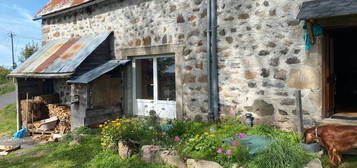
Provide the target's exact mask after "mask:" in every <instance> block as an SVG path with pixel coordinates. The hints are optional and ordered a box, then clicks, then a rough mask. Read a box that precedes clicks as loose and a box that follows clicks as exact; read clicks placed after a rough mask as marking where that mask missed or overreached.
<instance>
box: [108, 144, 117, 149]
mask: <svg viewBox="0 0 357 168" xmlns="http://www.w3.org/2000/svg"><path fill="white" fill-rule="evenodd" d="M116 148H117V145H116V144H114V143H110V144H109V145H108V146H107V149H111V150H115V149H116Z"/></svg>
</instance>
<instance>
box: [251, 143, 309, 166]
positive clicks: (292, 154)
mask: <svg viewBox="0 0 357 168" xmlns="http://www.w3.org/2000/svg"><path fill="white" fill-rule="evenodd" d="M312 158H313V156H312V155H310V154H308V153H306V152H304V151H303V149H301V148H300V147H299V146H298V145H294V144H291V143H289V142H287V141H284V140H281V139H279V140H275V141H274V142H273V143H272V144H270V145H269V146H268V148H267V149H266V150H264V151H262V152H260V153H258V154H257V155H256V156H255V157H254V159H253V160H252V161H251V162H249V163H248V164H247V165H246V166H245V167H247V168H300V167H304V165H305V164H306V163H307V162H308V161H310V160H311V159H312Z"/></svg>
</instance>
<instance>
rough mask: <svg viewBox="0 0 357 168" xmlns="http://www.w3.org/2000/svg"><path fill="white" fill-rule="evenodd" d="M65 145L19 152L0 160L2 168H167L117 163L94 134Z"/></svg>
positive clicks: (131, 160)
mask: <svg viewBox="0 0 357 168" xmlns="http://www.w3.org/2000/svg"><path fill="white" fill-rule="evenodd" d="M69 142H70V139H69V140H68V141H65V142H58V143H48V144H45V145H39V146H37V147H35V148H32V149H28V150H22V151H21V150H20V151H17V152H14V153H11V154H10V155H8V156H6V157H4V158H1V159H0V167H2V168H3V167H4V168H29V167H36V168H72V167H75V168H101V167H102V168H117V167H118V168H119V167H122V168H169V167H168V166H163V165H159V164H149V163H145V162H143V161H141V160H139V159H138V157H136V156H134V157H132V158H129V159H121V158H120V157H119V156H118V155H117V154H116V153H115V151H111V150H107V149H103V148H102V147H101V146H100V138H99V137H98V135H96V134H91V135H85V136H82V138H81V142H80V144H78V145H73V146H70V145H69Z"/></svg>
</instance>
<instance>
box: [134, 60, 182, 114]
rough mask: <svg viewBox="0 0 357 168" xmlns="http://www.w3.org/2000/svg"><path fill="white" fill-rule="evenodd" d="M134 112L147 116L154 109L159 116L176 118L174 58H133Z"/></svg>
mask: <svg viewBox="0 0 357 168" xmlns="http://www.w3.org/2000/svg"><path fill="white" fill-rule="evenodd" d="M133 79H134V80H133V81H134V82H133V88H134V89H133V91H134V94H133V95H134V96H133V97H134V114H135V115H139V116H140V115H141V116H148V115H149V112H150V111H151V110H154V111H155V112H156V114H158V115H159V116H160V117H161V118H169V119H174V118H176V89H175V85H176V82H175V58H174V57H173V56H157V57H139V58H134V59H133Z"/></svg>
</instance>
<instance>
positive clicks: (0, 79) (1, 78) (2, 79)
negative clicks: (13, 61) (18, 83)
mask: <svg viewBox="0 0 357 168" xmlns="http://www.w3.org/2000/svg"><path fill="white" fill-rule="evenodd" d="M9 73H10V70H9V69H6V68H4V67H1V66H0V85H1V84H4V83H7V82H9V78H8V77H7V75H9Z"/></svg>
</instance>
